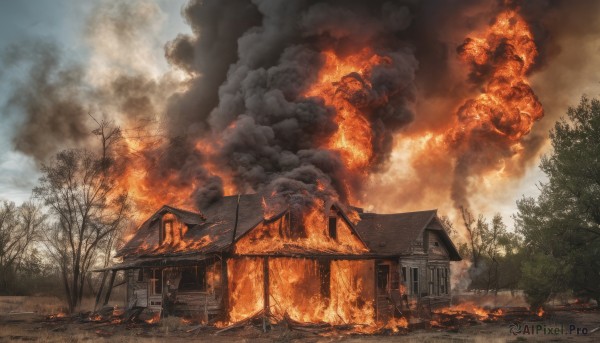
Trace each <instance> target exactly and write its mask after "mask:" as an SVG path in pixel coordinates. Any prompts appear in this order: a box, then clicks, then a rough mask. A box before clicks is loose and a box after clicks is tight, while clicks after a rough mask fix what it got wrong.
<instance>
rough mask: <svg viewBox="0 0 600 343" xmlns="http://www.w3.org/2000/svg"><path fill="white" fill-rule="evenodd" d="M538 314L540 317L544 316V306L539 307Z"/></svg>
mask: <svg viewBox="0 0 600 343" xmlns="http://www.w3.org/2000/svg"><path fill="white" fill-rule="evenodd" d="M537 316H538V317H540V318H541V317H543V316H544V309H543V308H541V307H540V308H539V309H538V311H537Z"/></svg>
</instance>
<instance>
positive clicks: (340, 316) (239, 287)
mask: <svg viewBox="0 0 600 343" xmlns="http://www.w3.org/2000/svg"><path fill="white" fill-rule="evenodd" d="M264 261H265V260H264V259H263V258H236V259H230V260H228V262H227V267H228V272H229V273H228V278H229V290H230V300H229V301H230V309H229V320H230V323H234V322H237V321H240V320H242V319H245V318H248V317H252V316H254V315H255V314H257V313H259V312H260V311H262V310H264V308H265V299H264V294H265V293H264V287H265V285H264V281H265V280H264V277H265V275H264V272H263V270H264V263H265V262H264ZM327 263H330V265H329V267H328V273H327V274H326V275H323V274H322V273H323V269H322V267H320V265H319V262H318V261H316V260H311V259H297V258H269V259H268V270H269V275H268V277H269V285H268V291H269V308H268V310H269V311H270V313H271V314H272V315H273V316H274V317H275V318H278V319H283V318H284V317H286V316H287V317H289V318H291V319H293V320H295V321H299V322H313V323H319V322H325V323H330V324H356V323H360V324H365V325H374V324H375V319H374V318H375V312H374V311H375V310H374V306H373V302H372V300H370V299H372V298H373V294H374V289H373V285H371V284H365V282H364V280H368V276H369V275H371V274H373V261H331V262H327ZM324 278H326V279H327V280H328V281H326V282H327V283H328V285H326V287H327V289H328V290H327V291H323V290H322V288H323V287H325V286H324V285H322V281H323V279H324ZM324 292H326V293H325V294H324Z"/></svg>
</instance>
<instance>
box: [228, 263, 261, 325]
mask: <svg viewBox="0 0 600 343" xmlns="http://www.w3.org/2000/svg"><path fill="white" fill-rule="evenodd" d="M263 278H264V274H263V265H262V260H261V259H258V258H243V259H239V258H238V259H230V260H228V261H227V280H228V282H229V284H228V288H229V293H230V295H229V308H230V310H229V321H230V322H232V323H234V322H237V321H240V320H242V319H246V318H248V317H251V316H253V315H254V314H256V313H258V312H260V311H261V310H262V309H263V307H264V303H263V299H264V288H263Z"/></svg>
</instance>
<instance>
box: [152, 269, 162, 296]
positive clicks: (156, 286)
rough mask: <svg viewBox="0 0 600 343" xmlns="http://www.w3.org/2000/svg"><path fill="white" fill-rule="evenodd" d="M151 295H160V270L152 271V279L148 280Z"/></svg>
mask: <svg viewBox="0 0 600 343" xmlns="http://www.w3.org/2000/svg"><path fill="white" fill-rule="evenodd" d="M150 282H151V286H152V294H155V295H156V294H162V270H158V269H152V278H151V279H150Z"/></svg>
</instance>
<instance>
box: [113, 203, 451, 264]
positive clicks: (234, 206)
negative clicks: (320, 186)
mask: <svg viewBox="0 0 600 343" xmlns="http://www.w3.org/2000/svg"><path fill="white" fill-rule="evenodd" d="M263 202H266V203H267V208H269V213H264V206H263ZM331 206H335V207H336V208H337V210H338V211H339V213H340V214H341V215H342V217H343V219H344V220H345V221H347V222H348V224H349V226H350V228H351V230H353V231H354V233H356V235H357V237H358V239H359V240H360V241H362V242H363V243H364V244H365V245H366V246H367V247H368V248H369V250H370V253H371V254H375V255H381V256H393V255H402V254H409V253H410V252H411V251H410V247H411V244H412V243H413V242H414V241H416V240H417V239H418V238H419V236H420V235H422V234H423V232H424V230H425V229H426V228H427V229H432V230H437V231H439V234H440V237H441V238H442V240H443V241H444V243H445V244H446V245H447V247H448V251H449V253H450V258H451V260H460V256H459V255H458V251H457V250H456V248H455V247H454V244H453V243H452V241H451V240H450V238H449V237H448V235H447V233H446V232H445V230H443V228H442V226H441V223H440V222H439V219H437V211H436V210H430V211H420V212H409V213H397V214H375V213H359V215H360V219H361V220H360V222H358V224H356V225H354V224H353V223H352V222H351V221H350V219H349V218H348V217H347V215H346V213H345V211H346V210H347V209H346V208H345V207H344V206H343V205H341V204H338V203H329V204H327V205H326V206H325V207H326V208H330V207H331ZM288 209H289V208H288V206H287V205H286V202H285V200H283V201H282V197H279V196H274V197H265V196H263V195H261V194H246V195H232V196H225V197H222V198H221V199H219V200H218V201H216V202H214V203H212V204H210V205H209V206H207V207H205V208H203V209H201V211H200V213H195V212H190V211H185V210H181V209H177V208H174V207H171V206H163V207H161V208H160V209H159V210H158V211H157V212H156V213H155V214H154V215H153V216H151V217H150V218H149V219H148V220H146V221H145V222H144V223H143V224H142V225H141V226H140V228H139V229H138V231H137V232H136V233H135V235H134V236H133V238H131V240H130V241H129V242H127V243H126V244H125V246H124V247H123V248H121V249H120V250H119V251H118V252H117V256H127V257H133V256H138V257H152V256H159V255H160V256H173V255H194V254H196V255H198V254H210V253H216V252H221V251H224V250H226V249H229V248H230V246H231V244H232V243H233V242H235V241H237V240H238V239H239V238H240V237H242V236H244V235H245V234H247V233H248V232H249V231H250V230H252V229H253V228H255V227H257V226H258V225H259V224H261V223H262V222H263V221H271V220H274V219H276V218H278V217H280V216H281V215H283V214H284V213H285V212H287V211H288ZM165 213H172V214H173V215H175V216H177V217H178V218H179V220H180V221H182V222H183V223H185V224H187V226H188V230H187V232H186V233H185V235H184V237H183V239H182V241H183V242H184V246H183V247H182V246H181V245H179V246H164V244H163V246H160V249H159V237H158V232H159V227H160V220H158V219H160V218H161V217H162V216H163V215H164V214H165ZM434 224H435V225H434ZM234 231H235V239H234Z"/></svg>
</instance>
